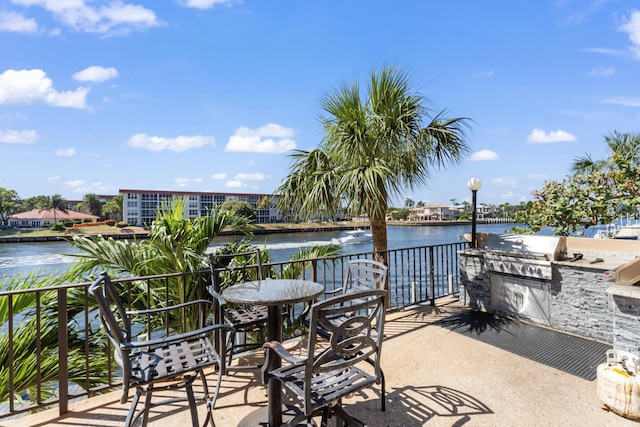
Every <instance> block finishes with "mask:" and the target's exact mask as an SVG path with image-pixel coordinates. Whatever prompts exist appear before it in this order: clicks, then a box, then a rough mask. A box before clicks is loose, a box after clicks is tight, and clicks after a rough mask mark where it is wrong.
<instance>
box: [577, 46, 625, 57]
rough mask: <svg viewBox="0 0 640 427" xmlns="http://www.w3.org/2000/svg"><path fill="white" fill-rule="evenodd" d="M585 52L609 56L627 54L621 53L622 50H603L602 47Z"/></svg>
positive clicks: (590, 48) (588, 49) (591, 48)
mask: <svg viewBox="0 0 640 427" xmlns="http://www.w3.org/2000/svg"><path fill="white" fill-rule="evenodd" d="M584 51H585V52H593V53H599V54H601V55H607V56H624V55H625V53H624V52H622V51H620V50H615V49H606V48H601V47H589V48H586V49H584Z"/></svg>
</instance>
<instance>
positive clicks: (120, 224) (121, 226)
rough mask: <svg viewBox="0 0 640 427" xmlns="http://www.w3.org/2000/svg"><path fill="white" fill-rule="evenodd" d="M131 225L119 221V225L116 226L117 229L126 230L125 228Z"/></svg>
mask: <svg viewBox="0 0 640 427" xmlns="http://www.w3.org/2000/svg"><path fill="white" fill-rule="evenodd" d="M128 226H129V224H128V223H126V222H124V221H118V223H117V224H116V227H118V228H124V227H128Z"/></svg>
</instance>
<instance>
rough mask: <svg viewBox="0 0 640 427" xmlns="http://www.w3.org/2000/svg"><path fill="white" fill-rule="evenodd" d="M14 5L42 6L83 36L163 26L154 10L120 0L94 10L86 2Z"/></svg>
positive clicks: (39, 0)
mask: <svg viewBox="0 0 640 427" xmlns="http://www.w3.org/2000/svg"><path fill="white" fill-rule="evenodd" d="M13 3H15V4H18V5H21V6H39V7H41V8H43V9H45V10H46V11H48V12H50V13H51V14H52V15H53V17H54V19H56V20H57V21H58V22H61V23H62V24H64V25H66V26H68V27H71V28H72V29H73V30H75V31H80V32H87V33H99V34H107V33H116V34H128V33H129V32H131V31H132V30H144V29H147V28H152V27H156V26H158V25H161V23H160V22H159V21H158V19H157V17H156V15H155V13H154V12H153V11H152V10H150V9H146V8H144V7H143V6H139V5H132V4H126V3H124V2H123V1H121V0H113V1H109V2H108V3H107V2H105V1H104V0H103V1H99V2H95V1H93V2H91V3H102V4H98V5H95V6H93V5H91V6H90V5H87V4H85V0H67V1H61V0H13Z"/></svg>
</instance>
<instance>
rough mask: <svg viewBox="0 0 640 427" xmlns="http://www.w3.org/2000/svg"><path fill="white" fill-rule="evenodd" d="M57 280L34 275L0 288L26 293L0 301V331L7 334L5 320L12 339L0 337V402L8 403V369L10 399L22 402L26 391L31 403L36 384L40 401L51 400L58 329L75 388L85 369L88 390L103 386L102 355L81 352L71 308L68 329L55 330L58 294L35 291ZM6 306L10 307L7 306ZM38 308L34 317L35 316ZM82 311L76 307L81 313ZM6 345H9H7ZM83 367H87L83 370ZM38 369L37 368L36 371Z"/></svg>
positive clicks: (82, 344) (95, 351)
mask: <svg viewBox="0 0 640 427" xmlns="http://www.w3.org/2000/svg"><path fill="white" fill-rule="evenodd" d="M59 282H60V278H59V277H58V276H57V275H52V274H49V275H45V276H41V275H40V273H39V272H38V271H33V272H31V273H29V274H28V275H26V276H23V275H22V274H17V275H14V276H11V278H10V279H9V281H7V282H5V283H2V289H4V290H7V291H14V290H27V289H31V290H32V291H31V292H23V293H18V294H14V295H13V296H12V297H11V298H8V297H4V298H1V299H0V327H1V328H2V330H3V331H7V329H8V327H9V320H10V318H11V320H12V322H13V331H12V334H8V333H3V334H0V401H6V400H7V399H8V398H9V393H10V390H9V384H10V381H9V373H10V371H9V369H10V367H12V368H13V389H14V391H15V395H14V398H15V399H16V400H17V401H19V402H21V401H23V397H22V392H24V391H26V392H27V393H28V395H29V396H30V399H33V398H34V397H35V396H38V390H37V387H38V383H39V382H40V384H41V389H40V392H41V393H42V394H41V395H40V398H41V399H42V400H44V401H46V400H48V399H50V398H52V397H54V395H55V390H56V386H57V381H58V379H59V345H58V328H59V327H66V328H67V329H68V330H69V333H68V339H69V341H68V343H69V346H68V361H67V363H68V369H69V381H71V382H75V383H76V384H78V385H80V386H84V385H85V384H86V377H87V375H86V373H87V367H88V368H89V372H90V374H89V375H88V381H89V385H91V386H93V385H97V384H100V383H102V382H104V375H103V373H104V372H105V371H106V366H107V360H108V359H107V357H106V353H103V354H104V356H105V357H95V356H97V354H98V353H100V351H101V350H99V349H96V348H93V349H92V350H91V352H92V354H91V355H89V354H87V352H86V343H85V341H84V336H85V335H84V333H83V332H81V329H80V328H78V327H77V326H78V325H76V324H75V315H76V314H77V310H75V309H73V308H72V306H73V304H70V306H69V307H70V308H69V313H68V316H69V324H68V325H58V299H57V298H58V295H57V292H56V291H54V290H50V291H44V290H42V291H39V292H38V291H36V290H37V289H39V288H46V287H51V286H54V285H57V284H59ZM9 301H11V307H9ZM36 307H39V313H38V312H36ZM83 307H84V306H83V305H82V304H78V305H77V308H78V309H80V310H82V308H83ZM10 340H11V341H10ZM10 347H11V349H12V354H11V357H12V363H9V360H10V359H9V348H10ZM87 363H88V366H87ZM38 364H39V369H36V366H38Z"/></svg>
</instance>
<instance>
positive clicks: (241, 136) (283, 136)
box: [225, 123, 296, 154]
mask: <svg viewBox="0 0 640 427" xmlns="http://www.w3.org/2000/svg"><path fill="white" fill-rule="evenodd" d="M294 135H295V131H294V130H293V129H292V128H286V127H284V126H281V125H277V124H273V123H269V124H267V125H265V126H262V127H260V128H258V129H257V130H252V129H249V128H246V127H244V126H242V127H240V128H238V129H237V130H236V132H235V133H234V134H233V135H232V136H231V138H229V141H228V142H227V146H226V148H225V151H237V152H245V153H269V154H280V153H285V152H287V151H289V150H293V149H294V148H296V142H295V141H294V140H293V139H292V137H293V136H294Z"/></svg>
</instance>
